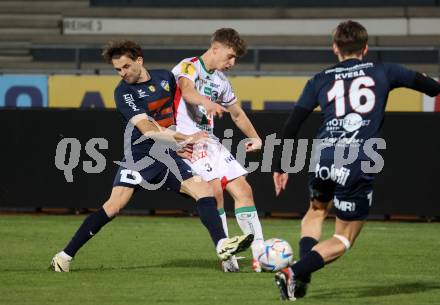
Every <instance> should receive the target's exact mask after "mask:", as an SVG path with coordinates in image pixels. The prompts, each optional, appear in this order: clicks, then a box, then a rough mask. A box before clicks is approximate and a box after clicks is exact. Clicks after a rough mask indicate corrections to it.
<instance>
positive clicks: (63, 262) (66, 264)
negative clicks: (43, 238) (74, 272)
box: [50, 253, 72, 272]
mask: <svg viewBox="0 0 440 305" xmlns="http://www.w3.org/2000/svg"><path fill="white" fill-rule="evenodd" d="M71 261H72V260H70V259H67V258H63V257H61V255H60V253H57V254H55V256H54V257H53V258H52V261H51V263H50V268H51V269H52V270H53V271H55V272H69V270H70V262H71Z"/></svg>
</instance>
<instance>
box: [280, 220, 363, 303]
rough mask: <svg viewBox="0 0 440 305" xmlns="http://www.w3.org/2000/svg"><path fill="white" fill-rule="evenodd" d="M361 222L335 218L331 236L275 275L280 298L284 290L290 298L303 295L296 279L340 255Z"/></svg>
mask: <svg viewBox="0 0 440 305" xmlns="http://www.w3.org/2000/svg"><path fill="white" fill-rule="evenodd" d="M363 224H364V221H362V220H358V221H343V220H341V219H339V218H336V224H335V234H334V235H333V237H332V238H330V239H327V240H324V241H322V242H319V243H318V244H317V245H315V246H314V247H313V249H312V250H311V251H309V252H308V253H307V254H306V255H304V257H302V258H301V259H300V260H299V261H297V262H295V264H293V265H292V266H291V267H290V268H286V269H284V270H282V272H278V273H277V274H276V275H275V283H276V284H277V286H278V288H279V289H280V296H281V298H282V299H285V298H284V297H285V295H286V293H284V292H286V291H287V296H288V299H290V300H294V299H297V298H301V297H304V295H303V294H301V293H300V291H298V286H297V284H298V283H297V279H298V278H304V276H306V275H309V274H312V273H313V272H315V271H317V270H319V269H321V268H322V267H324V266H325V265H326V264H329V263H331V262H333V261H335V260H336V259H337V258H339V257H341V256H342V255H343V254H344V253H345V252H346V251H347V250H348V249H349V248H350V247H351V246H352V245H353V243H354V241H355V240H356V238H357V236H358V235H359V233H360V231H361V229H362V226H363ZM283 279H285V281H283ZM292 292H293V293H292Z"/></svg>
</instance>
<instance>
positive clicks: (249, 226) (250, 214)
mask: <svg viewBox="0 0 440 305" xmlns="http://www.w3.org/2000/svg"><path fill="white" fill-rule="evenodd" d="M235 218H236V219H237V223H238V225H239V226H240V229H241V231H243V233H244V234H253V235H254V241H253V242H252V245H251V249H252V255H253V257H254V258H257V257H258V255H259V254H260V253H261V250H262V249H263V247H264V238H263V229H262V228H261V223H260V219H258V213H257V209H256V208H255V206H248V207H241V208H238V209H235Z"/></svg>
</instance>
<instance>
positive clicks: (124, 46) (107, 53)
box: [102, 40, 144, 63]
mask: <svg viewBox="0 0 440 305" xmlns="http://www.w3.org/2000/svg"><path fill="white" fill-rule="evenodd" d="M124 55H125V56H127V57H129V58H131V59H132V60H136V59H137V58H138V57H142V58H144V55H143V54H142V48H141V46H140V45H139V44H137V43H136V42H134V41H130V40H118V41H109V42H108V44H107V45H106V46H105V47H104V49H103V50H102V56H103V57H104V59H105V60H106V61H107V62H108V63H111V62H112V59H113V58H116V59H117V58H120V57H121V56H124Z"/></svg>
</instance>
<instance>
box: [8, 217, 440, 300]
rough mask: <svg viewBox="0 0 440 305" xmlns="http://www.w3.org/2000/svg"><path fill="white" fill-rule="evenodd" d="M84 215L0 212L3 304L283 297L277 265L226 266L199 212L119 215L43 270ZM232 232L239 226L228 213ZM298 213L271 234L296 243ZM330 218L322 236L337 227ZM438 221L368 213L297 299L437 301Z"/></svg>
mask: <svg viewBox="0 0 440 305" xmlns="http://www.w3.org/2000/svg"><path fill="white" fill-rule="evenodd" d="M83 219H84V216H33V215H23V216H20V215H19V216H10V215H5V216H0V304H2V305H9V304H32V305H37V304H44V305H47V304H57V305H64V304H80V305H87V304H94V305H96V304H106V305H112V304H129V305H135V304H136V305H137V304H188V305H189V304H191V305H195V304H203V305H207V304H210V305H211V304H221V305H224V304H243V305H244V304H279V303H280V301H279V299H278V291H277V289H276V287H275V284H274V282H273V274H270V273H262V274H256V273H254V272H253V271H252V270H251V269H250V256H251V254H250V251H249V250H248V251H247V252H245V253H244V256H246V259H244V260H241V261H240V262H241V268H242V271H241V272H240V273H234V274H232V273H230V274H225V273H223V272H221V271H220V265H219V262H218V260H217V258H216V256H215V252H214V249H213V246H212V245H211V241H210V239H209V236H208V233H207V232H206V231H205V229H204V228H203V226H202V225H201V223H200V222H199V220H198V219H197V218H189V217H188V218H187V217H178V218H172V217H136V216H122V217H118V218H116V219H115V220H113V221H112V222H111V223H110V224H109V225H107V226H106V227H105V228H104V229H103V230H102V231H101V232H100V233H99V234H98V235H97V236H95V237H94V238H93V239H92V240H91V241H90V242H89V243H88V244H87V245H86V246H85V247H84V248H83V249H81V251H80V252H79V253H78V255H77V257H76V258H75V260H74V262H73V264H72V272H71V273H64V274H58V273H54V272H50V271H48V270H47V267H48V265H49V262H50V260H51V258H52V256H53V255H54V254H55V252H57V251H59V250H60V249H62V248H63V247H64V246H65V244H66V243H67V241H68V240H69V239H70V237H71V236H72V234H73V233H74V231H75V230H76V229H77V227H78V226H79V225H80V223H81V222H82V220H83ZM228 222H229V226H230V231H231V233H232V234H238V233H239V229H238V226H237V224H236V222H235V219H234V218H229V219H228ZM299 224H300V223H299V221H298V220H286V219H263V220H262V225H263V229H264V232H265V238H270V237H280V238H284V239H287V240H288V241H289V242H290V243H291V245H292V246H293V248H294V251H295V254H296V253H297V241H298V236H299ZM332 229H333V221H332V220H329V221H327V222H326V224H325V233H324V237H328V236H330V235H331V234H332ZM439 300H440V224H439V223H398V222H391V223H389V222H368V223H367V224H366V226H365V227H364V229H363V232H362V234H361V235H360V237H359V239H358V241H357V244H356V245H355V247H354V248H353V249H352V250H350V251H349V253H347V254H346V255H345V256H344V257H343V258H342V259H340V260H338V261H336V262H334V263H333V264H330V265H328V266H327V267H326V268H324V269H322V270H320V271H318V272H317V273H315V274H314V276H313V283H312V286H311V288H310V290H309V294H308V295H307V296H306V298H304V299H301V300H299V301H297V303H298V304H327V305H333V304H334V305H341V304H350V305H351V304H368V305H371V304H375V305H381V304H390V305H391V304H393V305H395V304H398V305H410V304H421V305H422V304H439Z"/></svg>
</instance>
